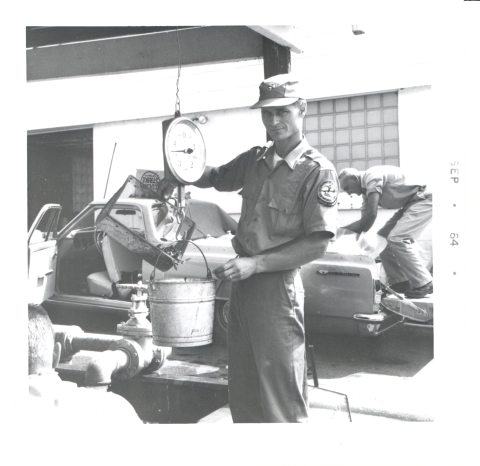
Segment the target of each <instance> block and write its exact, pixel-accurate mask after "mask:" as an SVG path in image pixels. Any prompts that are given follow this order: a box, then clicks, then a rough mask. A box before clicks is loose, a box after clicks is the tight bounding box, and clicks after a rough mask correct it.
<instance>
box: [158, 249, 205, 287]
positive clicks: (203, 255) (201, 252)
mask: <svg viewBox="0 0 480 466" xmlns="http://www.w3.org/2000/svg"><path fill="white" fill-rule="evenodd" d="M181 241H186V242H187V243H192V244H193V245H194V246H195V247H196V248H197V249H198V250H199V251H200V254H201V255H202V257H203V260H204V261H205V267H206V268H207V280H210V279H211V278H212V271H211V270H210V269H209V267H208V263H207V259H206V257H205V254H203V251H202V250H201V249H200V247H199V246H198V245H197V244H195V243H194V242H193V241H191V240H178V241H173V242H172V243H171V244H175V243H180V242H181ZM160 255H161V254H159V255H158V257H157V260H156V261H155V265H154V266H153V270H152V273H151V274H150V281H151V282H154V283H155V271H156V270H157V263H158V259H160Z"/></svg>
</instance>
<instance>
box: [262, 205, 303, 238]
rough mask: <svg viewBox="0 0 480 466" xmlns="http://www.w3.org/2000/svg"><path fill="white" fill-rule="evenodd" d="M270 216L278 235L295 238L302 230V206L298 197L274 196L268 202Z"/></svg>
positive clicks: (274, 230) (274, 232)
mask: <svg viewBox="0 0 480 466" xmlns="http://www.w3.org/2000/svg"><path fill="white" fill-rule="evenodd" d="M268 217H269V221H270V226H271V229H272V231H273V234H274V235H276V236H286V237H288V238H295V237H296V236H298V235H299V234H301V232H302V213H301V206H300V203H299V202H298V200H297V199H293V200H292V199H290V198H287V197H284V196H275V197H272V199H270V202H269V203H268Z"/></svg>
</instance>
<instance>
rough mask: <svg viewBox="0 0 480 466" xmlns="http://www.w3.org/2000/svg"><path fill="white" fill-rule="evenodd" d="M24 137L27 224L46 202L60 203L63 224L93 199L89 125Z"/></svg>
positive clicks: (91, 143)
mask: <svg viewBox="0 0 480 466" xmlns="http://www.w3.org/2000/svg"><path fill="white" fill-rule="evenodd" d="M27 138H28V140H27V183H28V184H27V189H28V227H30V225H31V224H32V222H33V221H34V219H35V217H36V215H37V213H38V212H39V210H40V209H41V208H42V206H43V205H45V204H49V203H55V204H61V205H62V206H63V210H62V214H61V219H60V227H63V226H64V225H65V224H66V223H67V222H68V221H70V220H71V219H72V218H73V217H75V215H77V214H78V213H79V212H80V211H81V210H82V209H83V208H84V207H85V206H86V205H87V204H88V203H89V202H91V201H92V200H93V128H84V129H75V130H63V131H52V132H42V133H40V132H38V133H35V134H28V136H27Z"/></svg>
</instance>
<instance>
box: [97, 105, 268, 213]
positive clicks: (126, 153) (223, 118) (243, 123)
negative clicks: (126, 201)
mask: <svg viewBox="0 0 480 466" xmlns="http://www.w3.org/2000/svg"><path fill="white" fill-rule="evenodd" d="M203 114H205V115H206V116H207V117H208V121H207V123H206V124H204V125H200V124H199V125H198V126H199V127H200V129H201V131H202V134H203V137H204V139H205V145H206V147H207V164H208V165H212V166H217V165H221V164H223V163H226V162H228V161H229V160H231V159H233V158H234V157H235V156H236V155H238V154H240V153H241V152H243V151H245V150H247V149H249V148H250V147H252V146H254V145H262V144H264V143H265V140H266V133H265V131H264V128H263V125H262V123H261V117H260V111H259V110H250V109H248V108H247V109H246V108H243V109H232V110H220V111H214V112H204V113H203ZM183 116H190V117H192V116H193V115H188V114H184V115H183ZM162 121H163V118H151V119H145V120H135V121H124V122H116V123H106V124H99V125H95V126H94V133H93V140H94V150H93V153H94V174H95V177H94V197H95V199H101V198H103V197H104V194H105V193H106V197H110V196H111V195H113V193H114V192H115V191H116V190H117V189H118V187H119V186H120V185H121V184H122V183H123V182H124V181H125V179H126V178H127V176H128V175H134V176H135V173H136V170H137V169H148V170H163V169H164V164H163V149H162V143H163V137H162ZM115 143H116V146H115ZM114 147H115V153H114V155H113V161H112V154H113V149H114ZM110 164H111V169H110ZM109 171H110V177H109V180H108V187H107V189H106V191H105V188H106V185H107V178H108V173H109ZM187 192H191V193H192V196H193V197H195V198H196V199H201V200H207V201H214V202H217V203H218V204H219V205H220V206H221V207H222V208H223V209H225V210H226V211H227V212H229V213H236V212H240V206H241V198H240V196H238V194H236V193H222V195H220V196H219V195H218V193H217V192H216V191H215V190H214V189H206V190H205V189H199V188H195V187H194V186H189V187H187Z"/></svg>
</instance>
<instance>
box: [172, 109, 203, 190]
mask: <svg viewBox="0 0 480 466" xmlns="http://www.w3.org/2000/svg"><path fill="white" fill-rule="evenodd" d="M163 147H164V155H165V160H166V162H167V164H168V168H169V169H170V171H171V173H172V175H173V176H174V177H175V178H176V179H177V181H179V182H180V183H181V184H192V183H195V182H196V181H198V180H199V179H200V177H201V176H202V174H203V172H204V171H205V165H206V150H205V142H204V140H203V136H202V133H201V132H200V130H199V129H198V127H197V125H196V124H195V123H194V122H193V121H192V120H190V119H189V118H185V117H179V118H175V119H174V120H172V121H171V123H170V125H169V127H168V129H167V132H166V134H165V138H164V146H163Z"/></svg>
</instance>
